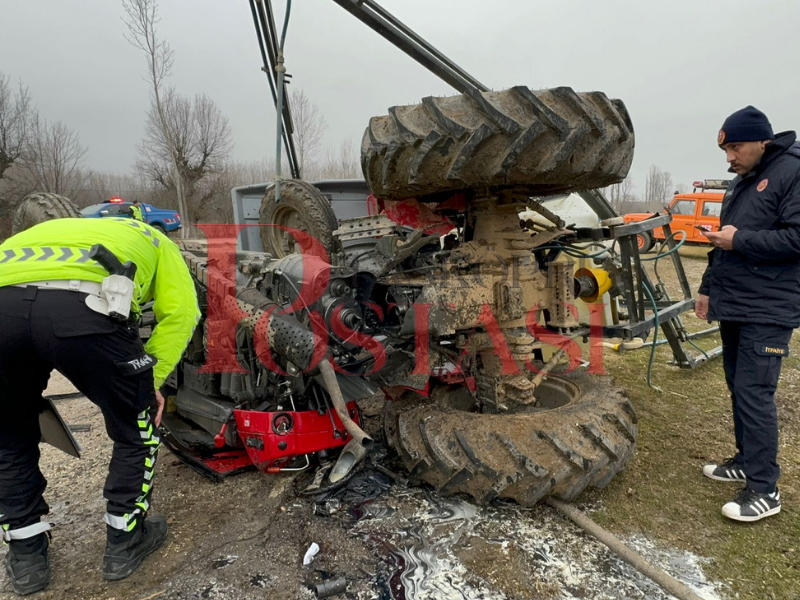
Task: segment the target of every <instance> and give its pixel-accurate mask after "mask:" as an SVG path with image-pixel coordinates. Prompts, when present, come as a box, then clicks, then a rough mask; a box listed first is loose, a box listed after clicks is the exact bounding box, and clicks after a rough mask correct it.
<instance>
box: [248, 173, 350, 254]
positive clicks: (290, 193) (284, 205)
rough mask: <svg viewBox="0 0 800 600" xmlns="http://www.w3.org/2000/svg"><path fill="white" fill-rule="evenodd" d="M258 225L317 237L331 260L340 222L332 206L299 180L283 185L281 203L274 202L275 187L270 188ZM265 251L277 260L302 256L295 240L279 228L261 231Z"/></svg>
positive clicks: (313, 188) (316, 191) (320, 194)
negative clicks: (302, 232)
mask: <svg viewBox="0 0 800 600" xmlns="http://www.w3.org/2000/svg"><path fill="white" fill-rule="evenodd" d="M259 222H260V223H261V224H262V225H263V224H275V225H282V226H285V227H293V228H295V229H300V230H302V231H306V232H308V233H310V234H311V235H312V236H314V237H315V238H316V239H317V240H319V242H320V243H321V244H322V246H323V247H324V248H325V251H326V252H327V253H328V255H329V256H330V255H331V254H332V253H333V252H334V250H335V242H334V239H333V232H334V231H336V229H338V228H339V221H338V219H337V218H336V215H335V214H334V212H333V209H332V208H331V203H330V202H329V201H328V199H327V198H326V197H325V196H323V195H322V192H320V191H319V190H318V189H317V188H315V187H314V186H313V185H311V184H310V183H307V182H305V181H300V180H296V179H288V180H286V181H282V182H281V201H280V203H278V202H276V201H275V186H274V185H273V186H270V187H269V188H268V189H267V193H266V194H264V199H263V200H262V201H261V209H260V211H259ZM261 243H262V244H263V246H264V251H265V252H269V253H271V254H272V255H273V256H275V257H276V258H283V257H284V256H286V255H288V254H294V253H295V252H299V251H300V250H299V248H298V247H297V244H296V241H295V240H294V238H293V237H292V236H291V235H289V234H288V233H286V232H285V231H284V230H282V229H280V228H278V227H261Z"/></svg>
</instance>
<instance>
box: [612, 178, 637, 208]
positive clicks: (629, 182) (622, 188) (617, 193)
mask: <svg viewBox="0 0 800 600" xmlns="http://www.w3.org/2000/svg"><path fill="white" fill-rule="evenodd" d="M635 188H636V185H635V184H634V183H633V179H631V177H630V175H628V176H627V177H626V178H625V179H623V180H622V181H620V182H619V183H615V184H614V185H611V186H609V187H608V188H606V190H607V192H606V193H607V195H608V199H609V201H610V202H611V204H612V205H613V206H617V207H618V206H620V205H621V204H623V203H626V202H636V194H635V193H634V189H635Z"/></svg>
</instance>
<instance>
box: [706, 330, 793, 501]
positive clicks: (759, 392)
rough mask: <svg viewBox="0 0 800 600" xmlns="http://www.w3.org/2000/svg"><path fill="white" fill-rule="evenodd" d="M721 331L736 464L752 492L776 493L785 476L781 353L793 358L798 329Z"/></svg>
mask: <svg viewBox="0 0 800 600" xmlns="http://www.w3.org/2000/svg"><path fill="white" fill-rule="evenodd" d="M719 330H720V334H721V336H722V359H723V363H724V368H725V380H726V382H727V384H728V389H729V390H730V392H731V401H732V404H733V426H734V433H735V436H736V450H737V454H736V457H735V460H736V462H737V463H739V464H741V465H742V468H743V469H744V472H745V475H746V476H747V485H748V487H749V488H750V489H752V490H754V491H756V492H760V493H772V492H773V491H775V485H776V483H777V481H778V477H780V473H781V470H780V467H779V466H778V413H777V409H776V407H775V389H776V388H777V387H778V379H779V378H780V375H781V360H782V358H783V355H782V354H781V353H780V351H783V352H785V353H787V354H788V344H789V339H790V338H791V337H792V328H791V327H785V326H781V325H765V324H759V323H738V322H734V321H721V322H720V324H719Z"/></svg>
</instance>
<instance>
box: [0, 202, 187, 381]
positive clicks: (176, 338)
mask: <svg viewBox="0 0 800 600" xmlns="http://www.w3.org/2000/svg"><path fill="white" fill-rule="evenodd" d="M95 244H102V245H103V246H105V247H106V248H108V249H109V250H110V251H111V252H112V253H113V254H114V255H115V256H116V257H117V258H118V259H119V261H120V262H123V263H124V262H126V261H132V262H133V263H135V264H136V267H137V268H136V275H135V277H134V288H135V289H134V292H133V304H132V306H131V312H132V313H136V314H139V313H140V312H141V309H140V307H141V306H142V305H143V304H144V303H146V302H150V301H151V300H153V301H154V303H153V312H154V313H155V318H156V326H155V327H154V328H153V333H152V335H151V337H150V339H149V340H148V342H147V344H146V346H145V350H146V351H147V352H148V353H149V354H152V355H153V356H155V357H156V358H157V359H158V362H157V363H156V366H155V368H154V379H155V387H156V389H158V388H160V387H161V385H162V384H163V383H164V380H165V379H166V378H167V377H168V376H169V374H170V373H171V372H172V370H173V369H174V368H175V365H176V364H177V363H178V361H179V360H180V358H181V355H182V354H183V351H184V349H185V348H186V345H187V344H188V342H189V339H190V337H191V335H192V332H193V331H194V328H195V327H196V326H197V322H198V320H199V319H200V311H199V309H198V307H197V293H196V291H195V285H194V281H193V279H192V276H191V275H190V274H189V269H188V267H187V266H186V263H185V262H184V260H183V257H182V256H181V253H180V250H179V249H178V246H176V245H175V243H174V242H173V241H172V240H170V239H169V238H168V237H167V236H166V235H164V234H162V233H160V232H159V231H157V230H156V229H155V228H153V227H151V226H150V225H147V224H145V223H140V222H139V221H135V220H133V219H125V218H106V219H55V220H52V221H46V222H44V223H40V224H39V225H36V226H34V227H31V228H30V229H27V230H25V231H22V232H20V233H18V234H17V235H14V236H12V237H10V238H8V239H7V240H6V241H5V242H3V243H2V244H0V287H4V286H9V285H16V284H22V283H30V282H33V281H54V280H65V279H79V280H82V281H96V282H101V281H102V280H103V279H104V278H106V277H108V275H109V273H108V272H107V271H106V270H105V269H104V268H103V267H101V266H100V265H99V264H98V263H97V262H96V261H94V260H92V259H90V258H89V256H88V254H89V250H90V249H91V247H92V246H94V245H95Z"/></svg>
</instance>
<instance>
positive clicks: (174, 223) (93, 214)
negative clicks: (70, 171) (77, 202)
mask: <svg viewBox="0 0 800 600" xmlns="http://www.w3.org/2000/svg"><path fill="white" fill-rule="evenodd" d="M131 204H133V203H132V202H128V201H126V200H123V199H122V198H119V197H115V198H111V199H110V200H109V201H108V202H101V203H100V204H92V205H91V206H87V207H86V208H84V209H83V210H81V216H83V217H88V218H90V219H100V218H103V217H131ZM139 207H140V208H141V209H142V216H143V217H144V221H145V223H147V224H149V225H152V226H153V227H155V228H156V229H160V230H161V232H162V233H168V232H170V231H177V230H178V229H180V228H181V216H180V214H178V213H177V212H175V211H174V210H167V209H164V208H156V207H155V206H153V205H152V204H145V203H144V202H140V203H139Z"/></svg>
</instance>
